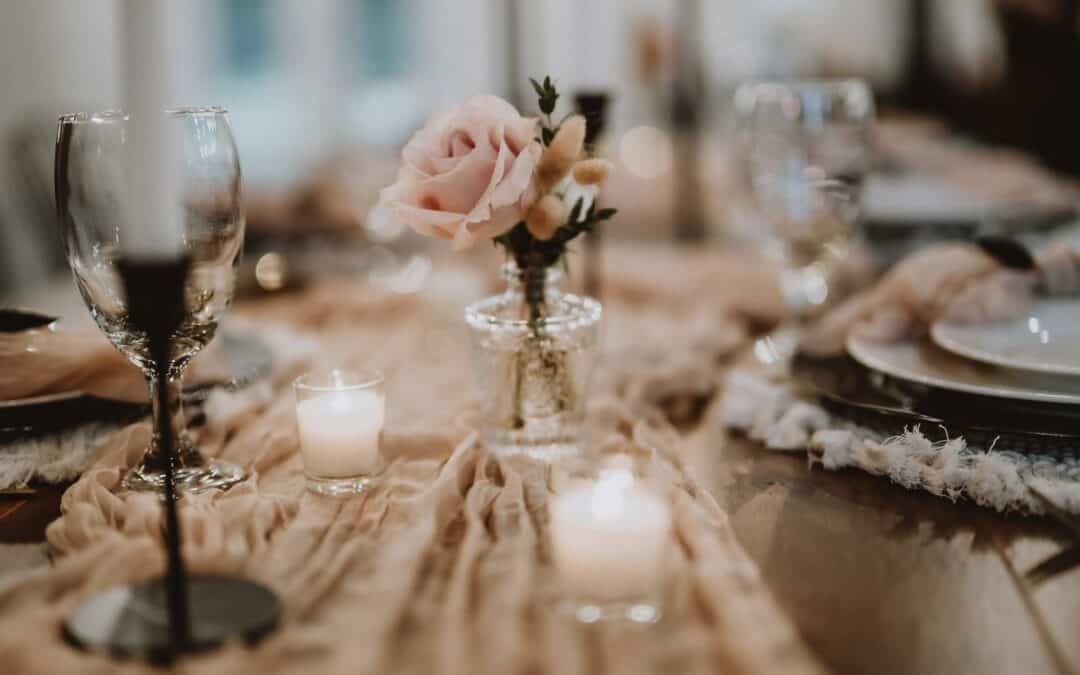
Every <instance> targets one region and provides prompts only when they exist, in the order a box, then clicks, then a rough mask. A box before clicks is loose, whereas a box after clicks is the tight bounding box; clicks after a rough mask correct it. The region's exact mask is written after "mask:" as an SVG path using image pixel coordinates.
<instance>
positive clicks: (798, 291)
mask: <svg viewBox="0 0 1080 675" xmlns="http://www.w3.org/2000/svg"><path fill="white" fill-rule="evenodd" d="M735 111H736V125H737V128H736V132H737V144H738V147H739V149H740V152H741V154H742V158H743V160H744V165H745V169H746V173H747V177H748V179H749V185H750V187H751V189H752V191H753V195H754V198H755V200H756V202H757V204H758V207H759V210H760V212H761V216H762V221H763V223H764V225H765V228H764V230H765V231H763V232H761V233H760V234H761V235H762V236H761V244H762V248H763V249H764V250H765V252H766V253H767V254H770V255H772V256H774V257H776V258H778V259H779V260H780V261H781V262H782V264H783V265H784V271H783V273H782V275H781V279H780V285H781V290H782V293H783V298H784V303H785V306H786V309H787V310H788V314H789V320H788V321H786V322H784V323H782V324H781V326H780V327H779V328H778V329H777V331H775V332H774V333H773V334H772V335H770V336H768V337H767V338H764V339H763V341H761V342H760V343H759V345H758V346H759V347H760V349H758V350H757V352H758V355H759V357H761V358H762V359H763V360H765V361H767V362H776V361H785V360H786V359H787V358H788V357H790V356H791V355H792V354H794V352H795V351H796V348H797V344H798V332H799V331H798V325H799V322H800V320H801V319H805V318H806V317H808V316H810V315H812V314H813V313H814V312H815V311H816V310H817V309H818V308H820V307H821V306H822V305H823V304H824V303H825V302H826V300H827V299H828V296H829V280H830V277H831V276H832V274H833V272H834V270H835V268H836V265H837V264H838V263H840V262H841V261H842V260H843V259H844V257H845V256H846V255H847V252H848V249H849V242H850V240H851V238H852V237H853V235H854V234H855V226H856V224H857V222H858V219H859V214H860V210H861V209H860V206H861V196H862V185H863V182H864V180H865V178H866V175H867V174H868V173H869V170H870V165H871V161H872V144H871V136H872V133H873V125H874V120H875V109H874V98H873V94H872V93H871V91H870V88H869V87H868V86H867V85H866V83H864V82H862V81H860V80H822V81H801V82H757V83H751V84H745V85H743V86H741V87H739V89H738V90H737V91H736V93H735ZM762 345H764V346H763V347H762Z"/></svg>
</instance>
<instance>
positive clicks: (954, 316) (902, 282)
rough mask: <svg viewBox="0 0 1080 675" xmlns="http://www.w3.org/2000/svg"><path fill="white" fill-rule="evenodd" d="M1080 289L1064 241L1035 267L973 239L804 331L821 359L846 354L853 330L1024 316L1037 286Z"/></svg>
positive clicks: (892, 277) (805, 344) (914, 260)
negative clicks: (1011, 264) (1015, 265)
mask: <svg viewBox="0 0 1080 675" xmlns="http://www.w3.org/2000/svg"><path fill="white" fill-rule="evenodd" d="M1078 287H1080V258H1078V252H1077V251H1076V250H1075V249H1072V248H1070V247H1068V246H1066V245H1064V244H1057V245H1053V246H1051V247H1049V248H1047V249H1045V250H1043V251H1041V252H1040V253H1039V254H1038V255H1036V269H1034V270H1031V271H1016V270H1011V269H1006V268H1004V267H1003V266H1002V265H1000V264H999V263H998V262H997V261H996V260H994V259H993V258H991V257H990V256H988V255H987V254H985V253H983V252H982V250H981V249H979V248H978V247H977V246H974V245H970V244H947V245H941V246H933V247H930V248H927V249H924V250H922V251H918V252H916V253H913V254H912V255H910V256H908V257H907V258H905V259H904V260H902V261H901V262H900V263H899V264H897V265H896V267H894V268H893V269H892V270H891V271H890V272H889V273H888V274H886V275H885V276H884V277H882V279H881V280H880V281H879V282H878V283H877V284H876V285H874V286H873V287H872V288H870V289H869V290H867V291H864V292H862V293H860V294H858V295H855V296H854V297H852V298H850V299H849V300H847V301H846V302H844V303H842V304H841V305H840V306H838V307H837V308H836V309H834V310H832V311H831V312H828V313H827V314H825V315H824V316H823V317H822V318H821V319H820V320H818V321H817V322H816V323H814V324H813V325H811V326H810V327H809V328H808V329H807V330H806V331H805V332H804V334H803V337H802V343H801V348H802V350H803V351H805V352H807V353H808V354H812V355H815V356H829V355H834V354H840V353H842V352H843V351H844V343H845V341H846V340H847V337H848V335H851V334H853V333H854V334H858V335H861V336H864V337H868V338H872V339H877V340H882V341H893V340H898V339H901V338H904V337H907V336H919V335H923V334H925V333H926V332H927V330H928V329H929V326H930V325H931V324H932V323H933V322H934V321H936V320H938V319H940V318H948V319H951V320H954V321H959V322H964V323H978V322H982V321H998V320H1005V319H1010V318H1013V317H1016V316H1019V315H1020V314H1021V313H1022V312H1023V311H1024V310H1025V309H1026V308H1027V307H1028V306H1029V304H1030V302H1031V300H1032V299H1033V297H1034V295H1035V292H1036V291H1042V292H1046V293H1049V294H1063V293H1072V292H1075V291H1076V290H1077V288H1078Z"/></svg>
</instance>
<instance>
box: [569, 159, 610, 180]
mask: <svg viewBox="0 0 1080 675" xmlns="http://www.w3.org/2000/svg"><path fill="white" fill-rule="evenodd" d="M614 168H615V165H614V164H612V163H611V162H609V161H607V160H606V159H599V158H593V159H583V160H580V161H578V162H575V163H574V169H573V172H574V182H575V183H577V184H578V185H599V184H600V183H603V182H604V181H605V180H607V177H608V174H609V173H611V170H612V169H614Z"/></svg>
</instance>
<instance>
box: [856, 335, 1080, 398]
mask: <svg viewBox="0 0 1080 675" xmlns="http://www.w3.org/2000/svg"><path fill="white" fill-rule="evenodd" d="M847 350H848V353H849V354H851V356H852V357H853V358H854V359H855V360H856V361H858V362H859V363H861V364H863V365H864V366H866V367H867V368H870V369H872V370H876V371H879V372H882V373H884V374H886V375H889V376H891V377H895V378H898V379H901V380H906V381H908V382H916V383H918V384H923V385H927V386H930V387H937V388H939V389H948V390H950V391H960V392H964V393H967V394H977V395H980V396H994V397H997V398H1009V399H1019V400H1024V401H1041V402H1044V403H1067V404H1073V405H1080V378H1076V377H1071V376H1067V375H1050V374H1046V373H1030V372H1025V371H1022V370H1011V369H1006V368H998V367H996V366H990V365H986V364H984V363H979V362H977V361H969V360H967V359H963V358H960V357H959V356H956V355H954V354H950V353H949V352H947V351H945V350H943V349H941V348H940V347H937V346H936V345H934V344H933V343H932V342H930V341H929V340H920V341H917V342H916V341H912V340H905V341H903V342H895V343H883V342H875V341H873V340H867V339H865V338H860V337H857V336H851V337H849V338H848V341H847Z"/></svg>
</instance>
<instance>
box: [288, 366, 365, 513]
mask: <svg viewBox="0 0 1080 675" xmlns="http://www.w3.org/2000/svg"><path fill="white" fill-rule="evenodd" d="M293 387H294V390H295V392H296V426H297V433H298V436H299V439H300V457H301V458H302V460H303V462H304V475H305V476H306V477H307V487H308V489H309V490H311V491H312V492H317V493H319V494H324V495H332V496H348V495H355V494H358V493H360V492H363V491H364V490H366V489H367V488H368V487H369V486H370V485H371V480H372V478H371V477H372V476H373V475H374V474H375V472H376V470H377V469H378V468H379V464H380V462H381V457H380V448H381V445H382V432H383V423H384V421H385V419H386V391H385V383H384V380H383V377H382V375H380V374H379V373H378V372H375V371H354V370H346V369H341V368H331V369H327V370H319V371H313V372H310V373H307V374H305V375H302V376H301V377H299V378H297V380H296V382H295V383H294V385H293Z"/></svg>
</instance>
